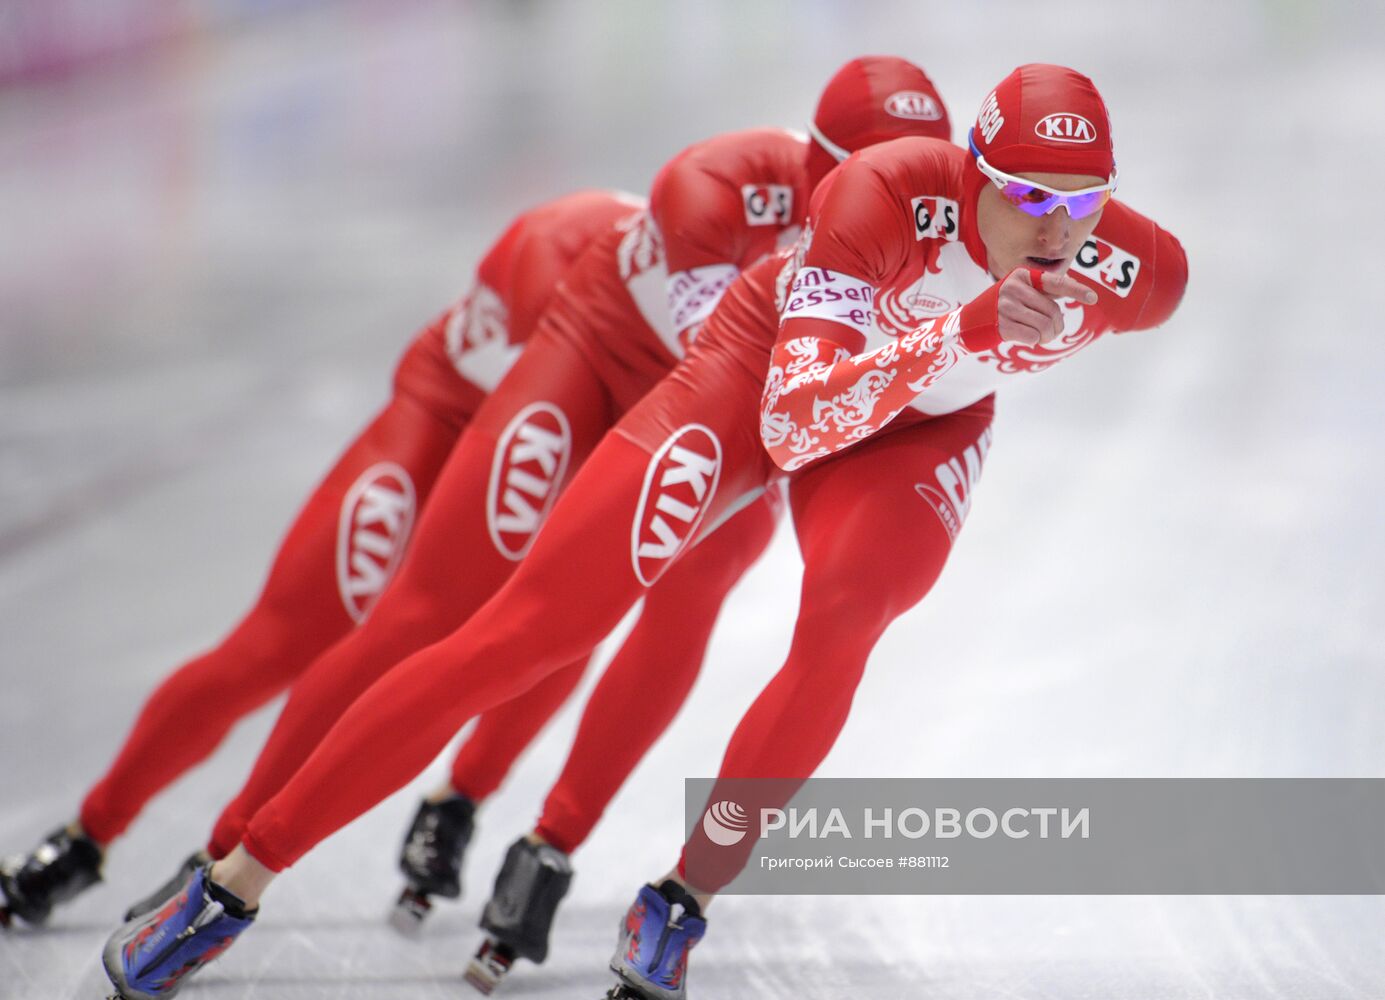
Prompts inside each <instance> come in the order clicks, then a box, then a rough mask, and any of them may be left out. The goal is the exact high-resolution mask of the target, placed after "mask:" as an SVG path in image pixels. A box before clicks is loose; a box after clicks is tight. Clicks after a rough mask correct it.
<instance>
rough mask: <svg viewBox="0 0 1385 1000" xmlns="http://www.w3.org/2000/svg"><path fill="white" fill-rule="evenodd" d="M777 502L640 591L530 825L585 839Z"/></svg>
mask: <svg viewBox="0 0 1385 1000" xmlns="http://www.w3.org/2000/svg"><path fill="white" fill-rule="evenodd" d="M779 502H780V501H779V499H778V496H777V494H766V495H765V496H763V497H761V498H760V499H759V500H757V501H755V502H754V503H752V504H751V505H750V506H749V507H747V508H746V509H745V510H742V511H740V512H739V513H737V514H736V515H735V516H733V517H732V518H731V519H730V520H728V521H727V522H726V523H725V524H723V525H722V526H721V527H719V528H717V530H716V531H714V532H713V533H712V534H711V535H709V536H707V537H706V538H704V539H703V540H702V541H700V542H699V543H698V544H697V545H696V546H694V547H693V548H692V549H690V550H689V551H688V552H687V554H686V555H684V556H683V557H682V558H681V559H679V560H678V562H677V563H675V564H674V565H673V566H672V567H671V568H670V569H669V571H668V572H667V573H665V574H664V575H663V576H662V577H660V578H659V582H658V583H656V584H655V585H654V586H653V587H652V588H651V589H650V591H649V593H647V594H646V595H645V598H644V609H643V610H642V611H641V612H640V617H639V619H638V620H637V621H636V622H635V627H634V628H633V629H632V630H631V632H630V635H629V636H628V637H627V638H626V640H625V643H624V644H623V645H622V646H621V647H620V652H618V653H617V654H616V656H615V658H614V659H613V660H612V661H611V664H610V666H609V667H607V668H606V672H605V673H604V674H603V675H602V677H601V680H600V682H599V683H598V684H597V685H596V687H595V689H593V691H592V694H591V698H590V699H588V701H587V705H586V708H585V709H583V711H582V721H581V723H580V724H579V726H578V729H577V737H576V739H575V740H574V741H573V744H572V749H571V750H570V751H569V752H568V756H567V763H566V764H565V765H564V766H563V772H562V774H561V775H560V776H559V777H558V781H557V782H556V783H555V784H554V786H553V789H552V790H551V791H550V792H549V793H548V799H547V800H546V801H545V802H544V806H543V815H542V816H541V817H540V819H539V822H538V825H537V827H536V830H537V832H538V833H539V835H540V836H542V837H543V838H544V840H546V841H548V843H550V844H552V845H553V846H554V847H557V848H558V849H559V850H561V851H565V852H567V853H569V854H571V853H572V852H573V851H574V850H576V849H577V847H578V846H580V845H581V844H582V842H583V841H585V840H586V839H587V837H588V835H589V834H590V833H591V831H592V828H593V827H595V826H596V824H597V822H598V821H599V820H600V819H601V814H602V813H603V812H604V811H605V809H606V806H607V805H608V804H609V803H610V801H611V799H613V798H615V795H616V792H618V791H620V786H621V785H623V784H624V783H625V779H626V778H628V777H629V776H630V772H631V771H633V770H634V769H635V766H636V765H637V764H639V762H640V760H641V759H642V758H643V757H644V755H645V754H646V753H648V752H649V748H650V747H652V746H653V745H654V741H655V740H657V739H658V738H659V737H660V736H661V735H663V732H664V730H665V729H667V728H668V727H669V724H670V723H671V722H673V718H674V716H675V715H677V714H678V710H679V709H680V708H682V707H683V702H684V701H686V700H687V697H688V693H689V692H690V691H691V690H692V686H693V682H694V681H695V680H697V675H698V673H699V672H700V671H701V669H702V661H703V657H704V655H705V653H706V651H707V643H708V640H710V639H711V635H712V628H713V626H714V625H715V624H716V620H717V616H718V615H719V614H720V612H721V606H722V603H723V602H724V601H725V599H726V595H727V593H728V592H729V591H730V590H731V588H732V587H734V586H735V585H736V582H737V581H738V580H740V578H741V576H742V575H743V574H744V573H745V571H746V570H748V569H749V568H750V567H751V566H752V565H753V564H754V563H755V561H756V560H757V559H759V558H760V555H761V554H762V553H763V552H764V550H765V547H766V546H767V545H768V544H769V541H770V538H771V537H773V535H774V527H775V525H776V524H777V523H778V509H777V508H778V505H779ZM492 714H494V713H491V712H487V713H486V717H489V716H490V715H492Z"/></svg>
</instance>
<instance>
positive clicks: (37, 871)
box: [0, 827, 102, 927]
mask: <svg viewBox="0 0 1385 1000" xmlns="http://www.w3.org/2000/svg"><path fill="white" fill-rule="evenodd" d="M101 860H102V854H101V848H99V847H97V846H96V841H94V840H92V839H91V838H89V837H84V836H81V835H80V834H74V833H72V831H71V830H69V829H68V828H67V827H59V828H58V829H56V830H54V831H53V832H52V833H50V834H49V835H48V836H47V837H45V838H44V840H43V843H41V844H39V845H38V847H36V848H34V850H33V851H32V852H31V853H29V854H21V855H16V856H15V857H12V858H6V859H5V860H4V861H3V862H0V897H3V905H0V925H3V926H5V927H8V926H9V925H10V919H11V917H12V916H16V917H19V918H20V919H21V920H23V921H24V922H25V923H28V924H34V925H35V926H37V925H38V924H41V923H43V922H44V921H45V920H47V919H48V914H50V913H52V912H53V907H54V906H56V905H58V904H59V903H65V902H67V901H68V900H69V899H71V898H72V897H73V896H76V895H77V894H78V893H80V892H81V891H82V890H83V889H86V888H88V887H89V886H93V885H95V884H96V883H97V882H100V881H101Z"/></svg>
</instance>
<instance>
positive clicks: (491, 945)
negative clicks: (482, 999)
mask: <svg viewBox="0 0 1385 1000" xmlns="http://www.w3.org/2000/svg"><path fill="white" fill-rule="evenodd" d="M513 966H514V959H512V958H507V957H506V956H505V955H503V954H501V953H500V951H499V950H498V944H497V942H496V941H495V940H494V939H493V938H487V939H486V940H485V941H484V942H482V944H481V947H480V948H478V949H476V955H475V956H474V957H473V958H472V960H471V961H470V962H468V963H467V967H466V973H465V974H464V975H463V976H462V978H463V979H465V980H466V981H467V982H468V983H469V984H470V985H471V986H472V987H473V988H474V989H475V990H476V992H478V993H480V994H481V995H482V996H487V997H488V996H490V995H491V994H492V993H494V992H495V988H496V987H497V986H499V985H500V981H501V980H502V979H504V978H505V976H506V974H507V973H509V971H510V969H511V968H512V967H513Z"/></svg>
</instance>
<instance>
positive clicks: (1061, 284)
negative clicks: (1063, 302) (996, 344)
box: [997, 267, 1096, 347]
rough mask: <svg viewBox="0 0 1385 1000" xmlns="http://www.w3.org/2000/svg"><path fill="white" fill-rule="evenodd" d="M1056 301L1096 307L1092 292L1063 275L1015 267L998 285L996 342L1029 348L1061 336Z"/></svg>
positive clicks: (1060, 317)
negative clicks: (998, 338)
mask: <svg viewBox="0 0 1385 1000" xmlns="http://www.w3.org/2000/svg"><path fill="white" fill-rule="evenodd" d="M1057 299H1076V300H1077V301H1078V302H1082V303H1084V304H1086V305H1089V306H1090V305H1095V304H1096V292H1094V291H1092V290H1091V289H1090V288H1088V287H1087V286H1086V285H1084V284H1082V283H1081V282H1079V281H1077V280H1076V279H1075V278H1070V277H1068V276H1067V275H1066V274H1053V273H1050V272H1048V271H1040V270H1039V269H1037V268H1029V267H1017V268H1015V269H1014V270H1013V271H1011V272H1010V273H1009V274H1007V275H1006V276H1005V280H1004V281H1002V282H1001V283H1000V295H999V299H998V300H997V315H998V317H999V322H998V324H997V325H998V327H999V330H1000V339H1001V340H1009V341H1013V342H1014V343H1017V344H1024V345H1026V346H1028V347H1033V346H1035V345H1037V344H1046V343H1048V342H1049V341H1050V340H1052V339H1054V338H1055V337H1057V336H1058V335H1059V334H1061V333H1062V332H1063V310H1062V309H1061V308H1059V306H1058V303H1057V301H1056V300H1057Z"/></svg>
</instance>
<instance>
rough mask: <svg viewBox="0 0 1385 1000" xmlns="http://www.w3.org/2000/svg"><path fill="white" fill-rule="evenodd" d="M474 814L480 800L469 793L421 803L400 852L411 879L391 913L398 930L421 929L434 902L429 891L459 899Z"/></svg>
mask: <svg viewBox="0 0 1385 1000" xmlns="http://www.w3.org/2000/svg"><path fill="white" fill-rule="evenodd" d="M475 815H476V805H475V803H473V802H472V801H471V800H470V799H469V798H467V797H466V796H464V795H453V796H452V797H450V798H446V799H443V800H442V801H441V802H429V801H427V800H426V799H425V800H424V801H423V802H421V803H419V807H418V813H417V814H416V815H415V816H414V822H413V825H412V826H410V827H409V832H408V833H407V834H406V835H405V837H404V849H403V851H402V852H401V853H400V855H399V870H400V871H402V872H403V873H404V877H405V879H407V880H408V884H407V885H405V886H404V891H403V892H402V893H400V894H399V900H398V901H397V902H396V903H395V905H394V912H393V913H392V914H390V924H391V925H392V926H393V927H394V928H395V930H398V931H400V932H401V933H404V934H413V933H416V932H417V931H418V929H419V927H420V925H421V924H422V923H423V918H424V917H426V916H428V912H429V911H430V910H431V909H432V908H433V903H432V901H431V900H430V899H429V897H430V896H442V897H444V898H445V899H456V898H457V897H459V896H460V895H461V894H462V857H463V856H464V855H465V854H466V849H467V845H468V844H470V843H471V836H472V834H473V833H474V832H475V829H476V822H475Z"/></svg>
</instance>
